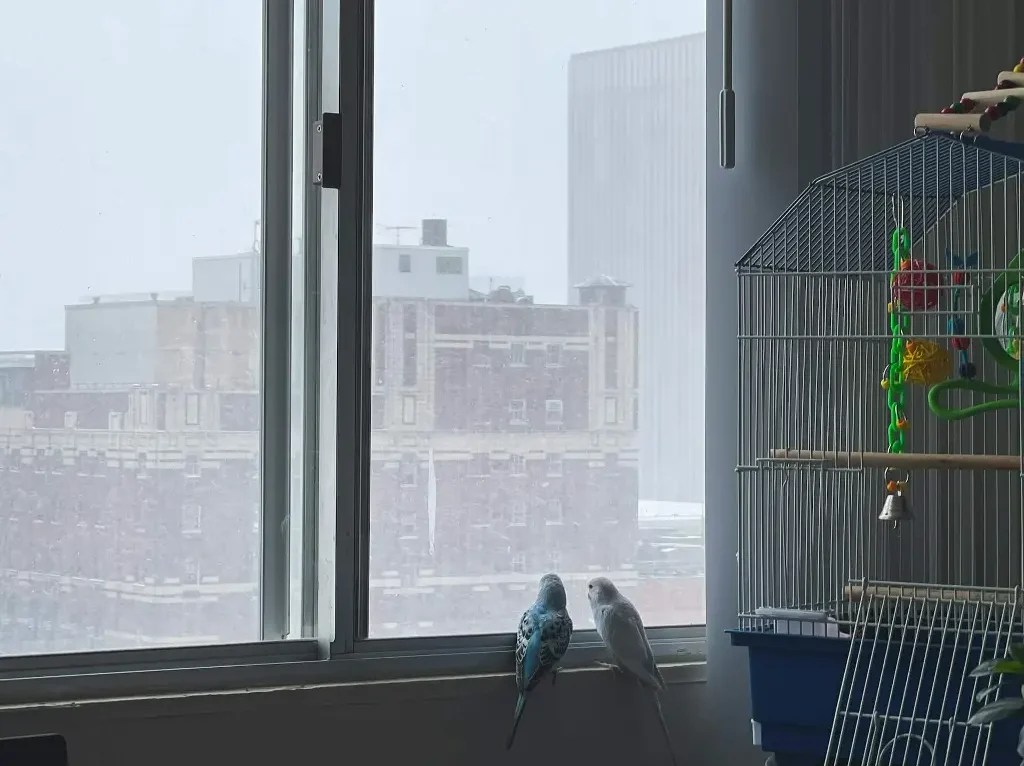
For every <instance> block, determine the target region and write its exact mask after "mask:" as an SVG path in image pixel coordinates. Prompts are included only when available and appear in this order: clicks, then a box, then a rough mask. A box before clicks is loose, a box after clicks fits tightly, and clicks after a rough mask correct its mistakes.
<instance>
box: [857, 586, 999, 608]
mask: <svg viewBox="0 0 1024 766" xmlns="http://www.w3.org/2000/svg"><path fill="white" fill-rule="evenodd" d="M843 596H844V597H845V598H846V599H848V600H850V601H862V600H864V599H865V598H875V599H900V598H914V599H919V600H921V599H924V600H929V601H968V602H984V603H986V604H989V603H995V604H1012V603H1013V601H1014V592H1013V591H1011V590H996V589H990V590H966V589H964V588H955V587H947V586H942V585H868V586H867V588H865V587H864V586H862V585H847V586H846V587H845V588H843Z"/></svg>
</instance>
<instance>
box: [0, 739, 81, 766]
mask: <svg viewBox="0 0 1024 766" xmlns="http://www.w3.org/2000/svg"><path fill="white" fill-rule="evenodd" d="M0 766H68V746H67V742H65V741H64V737H62V736H61V735H60V734H43V735H41V736H37V737H11V738H9V739H0Z"/></svg>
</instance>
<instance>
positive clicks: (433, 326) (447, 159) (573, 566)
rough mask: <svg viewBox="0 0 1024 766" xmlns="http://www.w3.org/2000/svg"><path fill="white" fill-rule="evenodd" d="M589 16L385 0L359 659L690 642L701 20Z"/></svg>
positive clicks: (634, 9) (700, 367)
mask: <svg viewBox="0 0 1024 766" xmlns="http://www.w3.org/2000/svg"><path fill="white" fill-rule="evenodd" d="M593 6H594V3H593V0H565V1H564V2H558V3H551V2H540V1H539V0H519V1H517V2H508V1H506V2H502V3H480V2H473V0H431V1H429V2H426V1H425V2H421V3H415V4H410V3H407V2H404V0H377V4H376V11H375V25H376V41H375V55H376V64H375V66H376V70H375V74H374V88H375V116H374V121H375V125H374V130H375V135H374V225H375V236H376V244H375V246H374V249H373V259H374V260H373V268H374V273H373V291H374V309H373V312H372V318H373V320H372V323H373V328H372V342H373V354H372V360H373V361H372V365H373V369H372V370H371V373H370V375H371V380H372V385H373V392H372V396H373V398H372V402H373V406H374V410H373V413H372V417H371V421H372V426H373V431H372V435H371V452H372V458H371V460H372V464H371V472H372V473H371V475H372V478H371V481H372V486H371V501H370V502H371V518H370V601H369V607H370V630H369V632H370V636H371V637H389V636H413V635H439V634H462V633H477V632H492V631H510V630H513V629H514V628H515V625H516V621H517V619H518V616H519V614H520V613H521V611H522V609H523V608H524V606H525V605H526V604H527V603H529V602H530V601H531V600H532V599H533V597H534V592H535V588H536V584H537V580H538V579H539V577H540V576H541V574H543V573H545V572H547V571H557V572H559V573H560V574H561V575H562V577H563V579H564V580H565V583H566V588H567V591H568V596H569V609H570V612H571V613H572V615H573V618H574V620H575V622H576V625H577V626H578V627H580V628H583V627H587V626H590V625H592V623H591V620H590V609H589V606H588V604H587V600H586V583H587V580H588V579H589V578H591V577H594V576H596V575H598V574H601V575H606V576H609V577H611V578H612V579H613V580H614V581H615V582H616V583H617V584H618V585H619V586H620V588H621V589H622V590H623V592H624V593H626V594H627V595H628V596H629V597H630V598H631V599H632V600H633V601H634V602H635V603H636V604H637V606H638V607H639V609H640V611H641V613H642V614H643V615H644V617H645V621H646V622H647V624H648V625H680V624H702V623H703V622H704V619H705V608H704V533H703V519H704V454H703V451H704V420H703V418H704V242H705V236H704V230H705V224H704V214H705V162H706V160H705V146H706V140H705V117H704V111H705V109H704V105H705V90H706V88H705V82H704V76H705V65H704V59H705V34H704V29H705V22H704V6H705V3H704V2H703V0H645V1H644V2H632V1H627V0H603V1H602V2H601V3H600V6H601V12H600V13H594V12H593V11H594V7H593ZM538 19H543V23H542V24H538V23H537V20H538ZM567 199H568V205H566V200H567Z"/></svg>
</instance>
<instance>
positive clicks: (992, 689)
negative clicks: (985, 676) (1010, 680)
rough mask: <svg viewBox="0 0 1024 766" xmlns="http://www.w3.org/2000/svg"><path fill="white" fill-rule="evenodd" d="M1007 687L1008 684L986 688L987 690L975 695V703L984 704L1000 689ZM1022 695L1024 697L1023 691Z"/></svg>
mask: <svg viewBox="0 0 1024 766" xmlns="http://www.w3.org/2000/svg"><path fill="white" fill-rule="evenodd" d="M1006 686H1008V684H996V685H995V686H989V687H986V688H985V689H982V690H981V691H980V692H978V693H977V694H975V695H974V701H975V702H984V701H985V700H986V699H988V698H989V697H991V696H992V695H993V694H995V693H996V692H998V691H999V690H1000V689H1003V688H1005V687H1006ZM1021 689H1022V690H1024V687H1021ZM1022 695H1024V691H1022Z"/></svg>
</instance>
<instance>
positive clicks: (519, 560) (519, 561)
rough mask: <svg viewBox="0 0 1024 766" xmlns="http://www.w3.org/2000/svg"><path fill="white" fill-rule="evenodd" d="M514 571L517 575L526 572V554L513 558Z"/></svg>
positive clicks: (519, 554) (518, 554) (515, 555)
mask: <svg viewBox="0 0 1024 766" xmlns="http://www.w3.org/2000/svg"><path fill="white" fill-rule="evenodd" d="M512 571H513V572H514V573H516V574H524V573H525V572H526V554H525V553H516V554H514V555H513V556H512Z"/></svg>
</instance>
